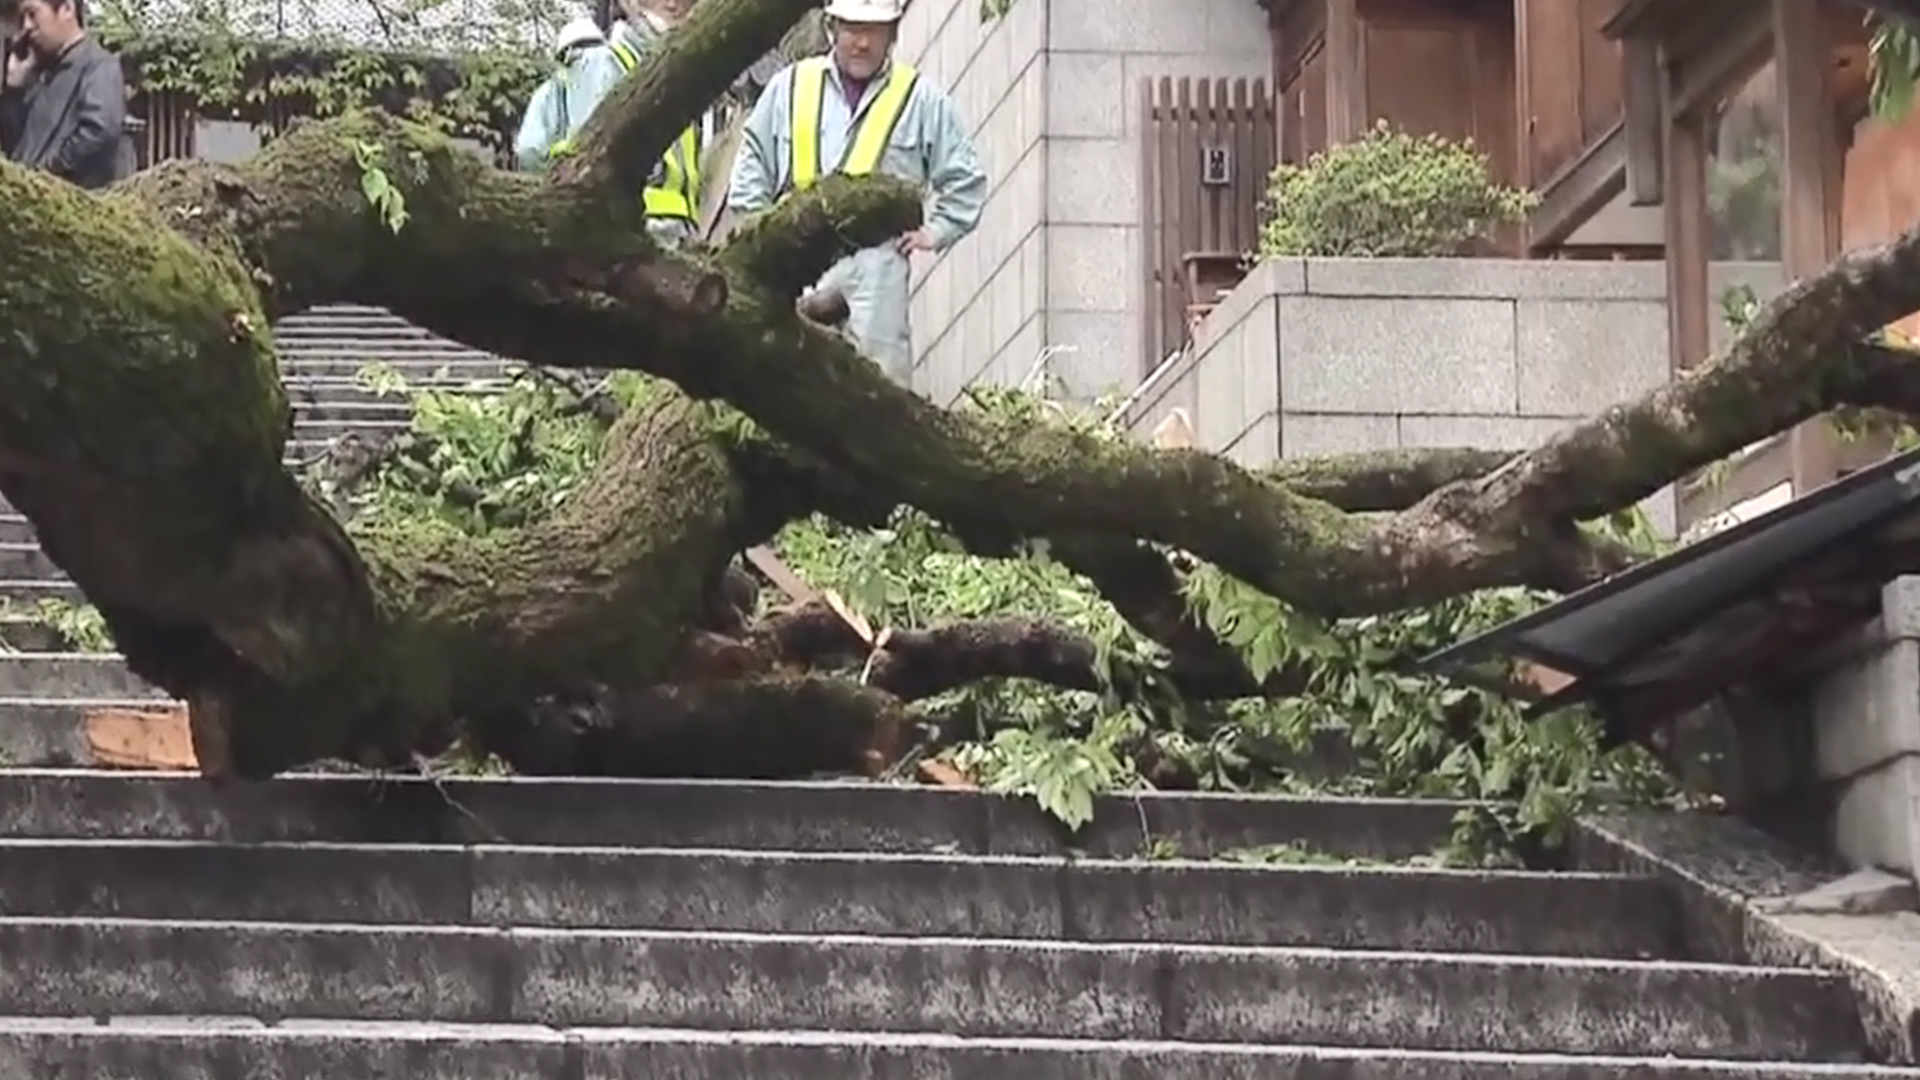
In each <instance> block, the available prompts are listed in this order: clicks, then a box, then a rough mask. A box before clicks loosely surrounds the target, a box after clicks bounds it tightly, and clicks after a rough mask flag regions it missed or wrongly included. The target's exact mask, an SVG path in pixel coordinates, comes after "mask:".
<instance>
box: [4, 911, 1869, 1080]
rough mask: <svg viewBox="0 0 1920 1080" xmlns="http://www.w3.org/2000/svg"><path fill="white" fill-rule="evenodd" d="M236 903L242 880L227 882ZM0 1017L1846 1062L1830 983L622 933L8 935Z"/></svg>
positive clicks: (228, 926) (423, 930)
mask: <svg viewBox="0 0 1920 1080" xmlns="http://www.w3.org/2000/svg"><path fill="white" fill-rule="evenodd" d="M229 887H231V888H246V887H248V883H245V882H233V883H231V884H230V885H229ZM0 970H3V971H5V972H6V973H7V977H6V978H5V979H4V980H0V1015H16V1016H89V1017H99V1016H145V1015H174V1016H182V1015H186V1016H192V1015H201V1016H208V1015H229V1016H261V1017H291V1016H297V1017H303V1018H313V1019H361V1020H411V1021H440V1022H450V1023H530V1024H550V1025H555V1026H574V1025H594V1026H609V1027H688V1028H709V1029H714V1028H717V1029H727V1030H734V1031H741V1030H765V1031H784V1030H795V1029H798V1030H810V1031H865V1032H943V1033H949V1034H955V1035H969V1036H989V1037H1022V1036H1038V1037H1043V1038H1100V1039H1158V1038H1171V1039H1176V1040H1181V1041H1190V1042H1289V1043H1306V1044H1314V1045H1325V1046H1350V1047H1382V1048H1394V1049H1426V1050H1479V1051H1493V1050H1498V1051H1507V1052H1522V1053H1572V1054H1636V1055H1650V1056H1663V1055H1672V1056H1675V1057H1716V1058H1733V1059H1746V1060H1768V1059H1789V1060H1816V1061H1847V1060H1849V1059H1852V1058H1855V1057H1856V1056H1857V1054H1858V1048H1859V1047H1860V1046H1861V1045H1862V1043H1863V1040H1864V1035H1863V1033H1862V1030H1861V1027H1860V1023H1859V1019H1858V1016H1857V1014H1856V1012H1855V1009H1854V1003H1853V997H1852V993H1851V991H1850V990H1849V988H1848V985H1847V983H1846V981H1845V979H1844V978H1843V977H1842V976H1839V975H1836V974H1827V973H1820V972H1812V971H1803V970H1797V969H1788V968H1760V967H1733V966H1725V965H1708V964H1684V963H1676V962H1667V961H1663V962H1655V963H1643V962H1635V961H1623V960H1582V961H1577V962H1576V961H1569V960H1564V959H1560V960H1549V959H1541V958H1535V957H1525V958H1523V957H1510V956H1466V955H1441V954H1432V953H1412V952H1360V951H1346V950H1337V949H1317V948H1316V949H1285V948H1245V947H1225V946H1187V945H1160V944H1154V945H1133V944H1086V943H1063V942H1031V941H1011V940H990V939H960V938H935V937H916V938H876V937H854V936H819V935H811V934H808V935H790V934H739V933H717V932H701V933H688V932H680V931H675V932H653V931H638V930H621V931H589V930H539V929H527V928H519V927H515V928H511V929H505V930H493V929H479V928H459V929H454V928H446V927H418V926H408V927H397V926H392V927H370V926H342V925H308V924H293V923H241V922H226V923H222V922H174V921H149V920H107V919H38V918H7V919H0Z"/></svg>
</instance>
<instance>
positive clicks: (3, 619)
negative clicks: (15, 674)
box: [0, 614, 74, 762]
mask: <svg viewBox="0 0 1920 1080" xmlns="http://www.w3.org/2000/svg"><path fill="white" fill-rule="evenodd" d="M72 651H74V643H73V642H71V641H68V640H67V639H66V638H64V637H62V636H61V635H60V632H59V631H58V630H55V629H54V628H53V627H51V626H49V625H47V624H46V623H44V622H42V621H41V620H40V619H39V617H38V616H35V615H31V614H18V615H0V652H38V653H46V652H72ZM4 739H5V736H4V735H0V742H3V741H4ZM12 760H14V761H15V762H18V761H19V760H20V759H19V758H14V759H12Z"/></svg>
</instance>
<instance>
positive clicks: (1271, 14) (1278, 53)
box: [1267, 0, 1287, 163]
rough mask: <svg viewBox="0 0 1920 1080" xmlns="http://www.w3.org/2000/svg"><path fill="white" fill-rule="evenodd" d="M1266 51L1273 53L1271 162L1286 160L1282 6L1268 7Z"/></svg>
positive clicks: (1285, 52)
mask: <svg viewBox="0 0 1920 1080" xmlns="http://www.w3.org/2000/svg"><path fill="white" fill-rule="evenodd" d="M1267 49H1268V51H1269V52H1271V53H1272V54H1273V63H1272V64H1271V65H1269V67H1270V73H1269V75H1268V80H1269V84H1270V85H1271V86H1272V87H1273V160H1274V161H1275V162H1276V163H1277V162H1283V161H1285V160H1286V159H1287V35H1286V19H1285V17H1284V16H1283V15H1282V6H1281V4H1280V3H1279V2H1278V0H1275V2H1273V3H1270V4H1268V5H1267Z"/></svg>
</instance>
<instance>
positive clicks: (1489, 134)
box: [1467, 13, 1521, 239]
mask: <svg viewBox="0 0 1920 1080" xmlns="http://www.w3.org/2000/svg"><path fill="white" fill-rule="evenodd" d="M1513 29H1514V28H1513V23H1512V18H1511V14H1510V13H1509V14H1508V15H1507V16H1505V17H1494V18H1489V19H1483V20H1481V21H1477V22H1474V23H1471V24H1470V25H1469V26H1468V29H1467V45H1468V56H1469V57H1470V59H1469V60H1468V63H1469V64H1470V65H1471V71H1472V83H1471V85H1472V87H1473V101H1472V106H1473V141H1474V143H1475V145H1477V146H1479V147H1480V149H1481V150H1482V151H1483V152H1485V153H1486V155H1487V160H1488V161H1489V163H1490V164H1491V166H1492V168H1493V174H1494V177H1495V178H1496V179H1498V180H1499V181H1500V182H1501V183H1505V184H1518V183H1519V182H1520V141H1521V140H1520V127H1519V117H1518V115H1517V114H1516V113H1515V112H1514V107H1513V101H1514V95H1515V94H1516V93H1517V92H1518V87H1519V80H1520V74H1519V69H1518V68H1516V67H1515V66H1514V37H1513ZM1517 237H1518V233H1517V231H1516V232H1515V238H1516V239H1517Z"/></svg>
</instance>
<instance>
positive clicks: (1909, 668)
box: [1811, 577, 1920, 878]
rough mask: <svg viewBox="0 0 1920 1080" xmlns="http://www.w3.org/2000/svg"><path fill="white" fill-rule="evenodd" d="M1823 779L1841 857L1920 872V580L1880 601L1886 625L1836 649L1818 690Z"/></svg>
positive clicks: (1906, 580)
mask: <svg viewBox="0 0 1920 1080" xmlns="http://www.w3.org/2000/svg"><path fill="white" fill-rule="evenodd" d="M1811 720H1812V729H1813V743H1814V760H1815V762H1816V768H1817V774H1816V776H1815V778H1814V779H1815V780H1816V781H1817V783H1819V784H1820V785H1821V787H1822V788H1823V789H1824V791H1823V795H1824V798H1823V799H1822V800H1821V801H1822V802H1824V803H1825V804H1826V805H1827V806H1829V807H1831V813H1832V817H1831V824H1830V829H1831V833H1832V837H1833V841H1834V845H1835V847H1836V848H1837V849H1838V850H1839V853H1840V854H1841V855H1842V856H1844V857H1845V858H1846V859H1847V860H1848V861H1849V862H1851V863H1853V864H1854V865H1856V866H1877V867H1880V868H1881V869H1884V870H1892V871H1896V872H1899V873H1903V874H1905V875H1906V876H1907V877H1910V878H1911V877H1914V876H1915V874H1916V871H1920V577H1903V578H1898V579H1896V580H1894V581H1893V582H1892V583H1891V584H1889V585H1888V586H1887V587H1886V588H1885V589H1884V590H1883V591H1882V593H1881V614H1880V618H1879V619H1878V620H1876V621H1875V622H1873V623H1870V624H1868V625H1867V626H1865V627H1863V628H1861V630H1860V631H1859V632H1858V633H1856V634H1855V635H1853V636H1852V637H1851V638H1850V639H1849V640H1847V641H1845V642H1842V643H1840V644H1839V645H1838V646H1836V648H1835V649H1834V655H1833V657H1832V664H1831V667H1830V668H1829V669H1828V671H1827V672H1826V674H1825V675H1824V676H1823V677H1821V678H1820V680H1819V681H1818V682H1817V683H1816V684H1815V685H1814V687H1813V691H1812V717H1811Z"/></svg>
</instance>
